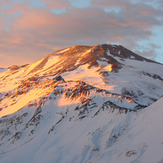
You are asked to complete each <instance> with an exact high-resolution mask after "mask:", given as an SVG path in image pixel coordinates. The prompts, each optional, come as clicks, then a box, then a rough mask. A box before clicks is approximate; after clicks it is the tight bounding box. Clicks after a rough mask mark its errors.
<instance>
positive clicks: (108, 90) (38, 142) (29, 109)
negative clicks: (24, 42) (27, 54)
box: [0, 44, 163, 163]
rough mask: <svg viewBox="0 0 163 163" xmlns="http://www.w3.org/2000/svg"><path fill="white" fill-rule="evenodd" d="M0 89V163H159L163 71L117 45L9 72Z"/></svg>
mask: <svg viewBox="0 0 163 163" xmlns="http://www.w3.org/2000/svg"><path fill="white" fill-rule="evenodd" d="M0 90H1V92H0V98H1V99H0V117H1V118H0V140H1V141H0V162H5V163H10V162H23V163H25V162H43V163H44V162H46V163H53V162H61V163H73V162H75V163H76V162H77V163H78V162H81V163H88V162H92V163H94V162H100V163H101V162H104V163H105V162H109V163H110V162H111V163H112V162H114V163H115V162H116V163H118V162H121V163H122V162H125V163H127V162H145V163H146V162H151V163H153V162H160V163H161V161H162V162H163V153H162V152H163V139H162V138H163V132H162V130H161V124H162V122H163V120H162V118H161V116H162V113H163V108H162V106H163V99H162V98H161V97H162V96H163V65H162V64H159V63H156V62H154V61H151V60H148V59H146V58H143V57H141V56H139V55H137V54H135V53H133V52H131V51H129V50H128V49H126V48H124V47H122V46H117V45H106V44H103V45H96V46H93V47H92V46H74V47H70V48H67V49H63V50H59V51H56V52H54V53H52V54H50V55H48V56H47V57H45V58H43V59H41V60H39V61H37V62H35V63H32V64H29V65H26V66H22V67H18V66H11V67H10V69H8V70H6V71H5V72H2V73H0ZM158 99H159V100H158ZM157 100H158V101H157ZM155 151H158V152H157V153H156V152H155ZM155 153H156V154H155Z"/></svg>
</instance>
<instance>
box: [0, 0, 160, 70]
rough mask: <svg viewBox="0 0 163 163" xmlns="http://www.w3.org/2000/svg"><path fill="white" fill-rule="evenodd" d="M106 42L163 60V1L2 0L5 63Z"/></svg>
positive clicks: (0, 41) (0, 55)
mask: <svg viewBox="0 0 163 163" xmlns="http://www.w3.org/2000/svg"><path fill="white" fill-rule="evenodd" d="M104 43H107V44H118V45H119V44H120V45H122V46H124V47H126V48H128V49H130V50H132V51H133V52H135V53H137V54H139V55H141V56H144V57H147V58H149V59H153V60H156V61H158V62H160V63H163V46H162V44H163V0H0V67H8V66H11V65H15V64H17V65H23V64H28V63H32V62H35V61H37V60H39V59H41V58H43V57H45V56H47V55H48V54H50V53H52V52H54V51H56V50H60V49H63V48H67V47H71V46H74V45H92V46H93V45H96V44H104Z"/></svg>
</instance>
